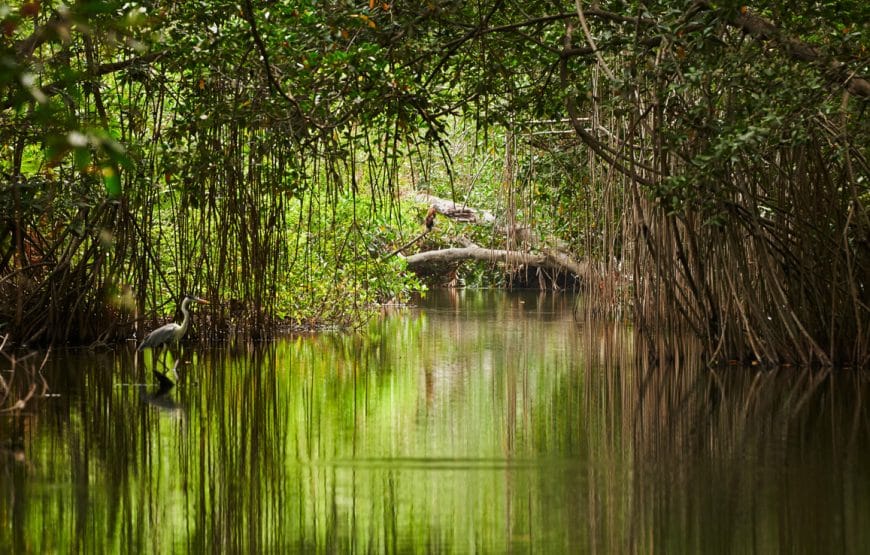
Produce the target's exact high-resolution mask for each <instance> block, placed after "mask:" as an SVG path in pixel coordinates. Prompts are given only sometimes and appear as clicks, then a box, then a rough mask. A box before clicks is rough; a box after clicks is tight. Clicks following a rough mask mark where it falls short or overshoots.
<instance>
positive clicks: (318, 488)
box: [0, 291, 870, 553]
mask: <svg viewBox="0 0 870 555" xmlns="http://www.w3.org/2000/svg"><path fill="white" fill-rule="evenodd" d="M573 303H574V298H573V297H571V296H566V295H552V294H541V295H539V294H536V293H531V294H519V293H518V294H513V293H502V292H473V291H452V292H434V293H431V294H430V295H429V297H428V298H427V299H426V300H424V301H422V302H421V306H420V307H419V308H414V309H406V310H398V311H396V312H394V313H391V314H389V315H387V316H386V317H385V318H384V319H382V320H380V321H376V322H372V323H371V324H370V325H369V326H368V327H367V328H366V329H364V330H361V331H360V332H359V333H357V334H320V335H315V336H304V337H297V338H292V339H285V340H280V341H275V342H270V343H266V344H256V345H245V344H240V345H234V346H226V347H223V348H211V349H201V348H195V347H187V349H186V351H185V352H184V353H183V354H182V355H181V358H182V364H181V365H180V366H179V368H180V372H181V375H180V381H179V385H178V386H177V387H175V388H174V389H172V390H171V391H169V392H168V393H165V394H157V387H156V384H155V383H154V379H153V378H152V376H151V372H150V367H151V363H152V361H151V357H150V355H146V356H145V357H143V356H142V355H141V354H140V355H139V358H138V360H137V357H136V356H135V354H134V352H133V349H132V347H131V348H121V349H117V350H113V351H103V352H91V353H88V352H75V353H63V352H54V353H52V354H51V356H50V358H49V360H48V362H47V364H46V366H45V368H44V369H43V371H42V374H43V376H44V377H45V380H46V382H47V383H48V384H49V385H50V387H51V390H50V395H49V396H45V397H39V396H34V397H32V398H31V399H30V401H29V402H28V404H27V408H26V409H25V410H24V411H21V412H14V411H13V412H5V413H0V552H4V553H9V552H15V553H51V552H71V551H72V552H98V553H105V552H127V553H172V552H207V553H229V552H237V553H260V552H278V553H286V552H340V553H352V552H356V553H369V552H374V553H384V552H388V553H393V552H403V553H404V552H412V553H419V552H481V553H501V552H509V551H512V552H520V553H525V552H543V553H559V552H561V553H582V552H605V553H627V552H664V553H678V552H682V553H686V552H690V553H715V552H731V553H751V552H762V553H770V552H820V553H859V552H867V549H870V527H868V526H867V523H868V522H870V411H868V404H867V403H865V400H868V401H870V379H868V377H867V375H864V374H858V373H855V372H850V371H838V372H823V371H799V370H796V369H782V370H778V371H758V370H755V369H744V368H738V367H730V368H727V369H723V370H720V371H717V372H711V371H709V370H705V369H703V368H700V367H693V366H686V365H680V366H675V365H670V366H667V367H662V368H658V369H649V368H639V367H638V366H637V365H636V362H635V360H636V357H635V344H634V341H633V339H632V333H631V330H630V328H629V327H626V326H625V325H624V324H605V323H588V322H585V323H577V322H575V321H574V318H573V314H572V306H573ZM37 360H40V359H38V357H37ZM40 361H41V360H40ZM3 364H6V365H7V366H6V367H3V368H4V370H3V371H4V372H7V370H6V368H8V361H3ZM19 371H20V368H19ZM7 374H8V372H7ZM40 383H41V382H40ZM40 391H41V385H40Z"/></svg>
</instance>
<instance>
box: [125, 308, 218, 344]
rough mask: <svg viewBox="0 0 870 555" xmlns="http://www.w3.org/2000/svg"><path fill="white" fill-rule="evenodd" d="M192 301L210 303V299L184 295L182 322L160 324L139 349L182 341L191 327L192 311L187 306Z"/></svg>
mask: <svg viewBox="0 0 870 555" xmlns="http://www.w3.org/2000/svg"><path fill="white" fill-rule="evenodd" d="M191 302H196V303H201V304H208V301H206V300H205V299H200V298H199V297H191V296H187V297H184V300H183V301H181V312H182V314H184V319H182V320H181V324H176V323H175V322H172V323H170V324H166V325H164V326H160V327H159V328H157V329H156V330H154V331H152V332H151V333H149V334H148V335H146V336H145V341H143V342H142V344H141V345H139V349H138V350H140V351H141V350H143V349H148V348H156V347H163V346H164V345H168V344H170V343H178V342H179V341H181V338H182V337H184V334H186V333H187V328H189V327H190V312H188V310H187V307H188V305H189V304H190V303H191Z"/></svg>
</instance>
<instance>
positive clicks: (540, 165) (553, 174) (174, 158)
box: [0, 0, 870, 365]
mask: <svg viewBox="0 0 870 555" xmlns="http://www.w3.org/2000/svg"><path fill="white" fill-rule="evenodd" d="M0 19H2V26H3V33H4V39H3V40H4V42H3V47H2V48H3V50H2V54H0V59H2V65H0V68H2V70H0V86H2V90H3V93H4V94H3V97H4V98H5V99H6V100H4V101H3V102H4V104H3V106H2V108H3V114H4V118H3V123H2V128H0V136H2V138H3V141H2V143H3V145H4V151H3V152H2V156H0V160H2V161H0V165H2V167H0V169H2V171H3V172H4V175H5V179H4V181H5V184H4V187H3V189H2V192H0V194H2V202H3V207H4V208H3V209H4V212H3V214H4V217H3V222H2V238H0V241H2V242H0V251H2V252H0V256H2V258H0V262H2V265H0V274H2V276H3V277H2V279H3V282H2V284H0V287H2V290H0V304H2V307H0V308H2V321H3V322H7V326H8V325H9V324H11V326H12V327H13V329H15V330H16V332H17V335H19V336H20V337H21V338H29V339H38V340H43V341H45V340H53V341H59V340H66V339H70V338H72V339H75V340H78V341H92V340H94V339H96V338H106V339H108V338H112V337H117V336H118V335H119V334H120V335H123V334H124V333H127V331H126V330H127V326H128V325H129V324H130V323H131V322H132V321H133V320H134V318H133V315H132V314H128V313H125V312H124V311H125V310H131V309H132V308H131V307H143V308H145V309H146V312H147V313H149V314H150V313H152V312H153V310H154V309H155V308H158V307H160V306H162V304H163V303H164V302H166V301H167V300H168V299H169V298H171V297H172V296H173V295H175V294H177V293H178V292H179V291H182V290H188V289H203V290H204V291H203V292H204V293H205V294H208V295H210V296H213V297H216V298H220V299H225V300H228V299H235V300H236V301H237V302H236V305H237V306H238V307H241V309H242V312H243V313H244V314H247V315H248V317H247V318H245V322H247V323H250V324H251V325H250V326H249V327H250V328H251V329H255V330H262V329H264V326H266V325H267V324H269V323H272V322H274V321H275V319H276V318H280V317H282V316H285V317H288V318H291V319H292V320H293V321H294V322H314V321H320V320H329V321H339V322H341V321H344V322H348V321H351V320H352V319H353V316H352V315H353V314H356V311H355V309H356V308H357V307H359V306H370V304H371V302H372V301H376V300H379V299H384V298H388V297H391V296H392V295H393V294H395V293H397V292H401V291H407V290H409V289H412V288H414V287H415V284H414V281H413V280H412V279H410V278H405V277H403V276H404V275H406V274H405V273H404V272H403V271H402V268H401V266H402V264H401V261H400V260H399V259H397V258H395V257H393V258H386V259H384V258H379V257H378V256H377V254H378V253H379V252H384V251H389V250H390V248H391V247H394V246H395V245H396V244H397V243H401V238H404V237H407V236H408V235H410V234H412V233H413V232H414V230H415V229H417V226H418V224H417V223H416V222H414V221H412V220H414V217H413V215H412V214H413V209H409V208H401V202H400V191H401V190H402V189H404V188H407V187H408V186H410V185H412V184H413V185H415V186H423V187H430V186H434V187H436V188H437V187H441V190H442V191H444V192H446V191H448V190H449V192H450V194H451V195H454V196H456V197H457V198H462V199H463V200H465V198H464V197H465V195H469V194H472V193H473V194H482V193H488V194H486V195H484V196H485V197H486V198H485V199H483V200H484V202H489V203H490V205H492V206H496V205H497V206H499V207H500V208H501V209H502V217H503V218H504V220H505V221H506V222H508V223H509V224H517V223H526V224H531V225H535V226H537V227H539V228H540V229H542V230H545V231H546V233H547V234H548V235H550V236H553V237H554V238H555V239H558V240H560V241H561V242H563V244H564V246H567V247H568V248H570V249H571V250H572V251H573V252H574V253H576V254H578V255H582V256H585V257H587V258H588V259H589V260H590V261H591V262H594V264H592V266H591V267H592V268H593V270H592V274H591V275H590V276H587V281H586V283H587V285H589V286H590V287H589V288H588V293H589V298H590V299H591V301H592V302H591V303H590V306H593V307H594V309H595V310H596V311H603V312H607V313H614V312H617V311H619V310H623V309H625V308H632V309H633V314H634V316H635V318H636V322H637V324H638V328H639V329H640V330H642V331H643V332H645V334H646V335H647V336H648V337H650V338H652V339H653V341H652V342H651V349H650V353H651V354H652V355H653V356H655V357H661V356H674V355H675V353H676V352H677V351H678V350H679V348H680V344H681V342H682V341H683V340H684V338H692V340H700V341H701V342H702V344H703V345H704V346H705V351H706V354H707V357H708V360H710V361H715V360H725V359H732V358H737V359H745V360H752V361H760V362H792V363H794V362H797V363H818V362H820V363H824V364H841V363H854V364H860V365H862V364H865V363H866V362H867V360H868V359H867V357H868V355H870V331H868V330H870V318H868V314H870V309H868V306H870V299H868V293H867V289H866V283H865V281H866V275H867V271H868V264H870V249H868V233H870V223H868V215H867V213H866V208H865V205H866V202H867V199H868V179H870V167H868V163H867V148H868V144H870V141H868V131H870V130H868V123H867V122H868V118H867V117H866V109H867V102H868V98H870V83H868V81H867V80H866V76H867V75H868V72H870V66H868V55H867V47H868V38H867V33H868V28H867V22H868V21H870V13H868V7H867V6H866V3H865V2H860V1H845V0H844V1H828V2H806V3H803V4H800V5H793V3H785V2H775V1H771V2H763V3H759V4H755V5H749V6H745V5H742V4H740V3H737V2H731V1H723V2H706V1H686V2H677V3H675V2H664V1H660V2H656V1H654V2H630V1H619V0H611V1H605V2H597V3H594V4H589V5H586V3H583V2H580V1H577V2H551V1H547V2H539V3H532V4H529V3H520V2H514V1H504V0H489V1H482V2H474V3H465V2H453V1H449V0H443V1H433V2H427V3H417V2H403V1H400V2H380V1H375V0H372V1H369V2H343V1H334V2H327V3H322V2H317V3H315V2H281V1H276V2H268V3H254V2H251V1H250V0H244V1H243V2H241V3H235V2H222V1H208V2H206V1H198V2H155V3H151V2H138V3H137V2H111V1H110V2H84V1H81V2H77V3H74V4H73V5H72V6H70V7H65V6H63V5H61V4H60V3H56V2H41V3H40V2H26V3H23V4H19V5H13V6H5V7H4V8H3V9H2V11H0ZM468 121H472V122H474V124H475V131H474V143H475V146H474V147H473V149H474V152H476V153H478V160H479V158H480V156H481V154H480V153H484V154H483V156H484V157H485V156H488V154H486V153H487V152H489V151H488V150H487V149H488V148H489V146H488V145H490V144H491V141H493V140H494V138H498V139H499V140H500V141H501V142H502V143H503V145H504V146H503V149H504V150H503V152H504V153H505V154H504V160H503V162H504V164H503V168H504V171H503V172H501V174H500V175H499V174H498V172H494V171H492V170H491V167H490V168H489V169H487V171H486V172H485V173H486V176H487V178H486V181H487V183H488V184H487V186H485V187H479V186H477V185H475V186H474V187H473V188H468V189H465V188H462V187H460V188H457V187H456V184H457V182H458V181H460V180H459V179H457V176H456V174H455V173H453V172H451V171H450V169H451V168H450V163H449V156H450V154H451V150H450V140H451V139H455V137H456V129H457V128H460V129H465V127H464V126H463V125H459V126H458V127H457V126H455V125H453V124H454V123H456V122H468ZM566 131H568V132H569V133H566ZM478 141H480V143H478ZM478 144H480V145H481V146H479V147H478V146H477V145H478ZM511 145H515V146H511ZM433 151H434V152H437V153H440V154H441V156H442V157H443V158H445V159H446V160H447V163H446V166H447V168H448V169H447V171H446V173H445V178H444V180H443V181H442V182H440V183H438V184H434V185H433V184H430V183H425V180H421V179H419V178H420V176H422V175H424V174H425V173H426V172H424V171H422V169H421V168H425V166H426V162H425V159H426V158H427V157H429V155H430V153H431V152H433ZM471 166H472V167H480V168H483V165H482V164H480V163H479V164H472V165H471ZM453 169H455V168H453ZM421 172H422V173H421ZM472 181H474V180H472ZM409 216H410V217H409ZM516 227H517V226H516V225H507V226H503V229H505V230H506V233H507V234H508V235H509V234H510V233H512V232H513V231H512V230H514V229H516ZM507 242H508V244H510V243H511V239H510V237H508V239H507ZM372 253H375V256H374V257H373V256H372ZM327 284H328V285H327ZM112 299H114V300H115V301H116V303H115V304H114V305H113V304H112V303H111V302H108V303H107V301H110V300H112ZM348 299H355V301H349V300H348ZM336 300H342V301H343V302H342V303H340V304H336V303H335V302H334V301H336ZM356 301H359V302H356ZM230 304H232V303H224V304H223V305H221V306H220V308H218V309H216V310H215V311H214V312H213V313H212V314H211V317H212V324H213V325H212V326H211V329H227V328H228V327H230V324H232V322H230V319H231V316H232V315H233V311H232V310H230ZM112 307H114V308H112ZM125 307H127V308H125ZM313 307H330V310H327V311H324V310H323V309H322V308H317V309H315V308H313ZM107 310H108V311H109V312H110V313H111V314H109V316H110V317H108V318H104V317H103V316H104V315H105V314H106V311H107ZM116 324H118V325H120V327H117V328H116V327H114V326H115V325H116Z"/></svg>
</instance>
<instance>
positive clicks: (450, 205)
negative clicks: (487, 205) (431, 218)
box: [414, 193, 495, 224]
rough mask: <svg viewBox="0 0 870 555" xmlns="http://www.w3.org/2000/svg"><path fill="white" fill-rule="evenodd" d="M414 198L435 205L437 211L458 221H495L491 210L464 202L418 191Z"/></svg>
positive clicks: (487, 222) (485, 222)
mask: <svg viewBox="0 0 870 555" xmlns="http://www.w3.org/2000/svg"><path fill="white" fill-rule="evenodd" d="M414 198H415V199H416V200H417V201H418V202H422V203H425V204H428V205H429V206H433V207H434V208H435V211H436V212H438V213H439V214H441V215H443V216H446V217H448V218H450V219H451V220H456V221H457V222H467V223H472V224H481V223H484V224H491V223H494V222H495V216H494V215H493V214H492V212H490V211H489V210H481V209H478V208H472V207H470V206H466V205H464V204H457V203H455V202H453V201H452V200H447V199H443V198H440V197H436V196H432V195H427V194H426V193H416V194H415V195H414Z"/></svg>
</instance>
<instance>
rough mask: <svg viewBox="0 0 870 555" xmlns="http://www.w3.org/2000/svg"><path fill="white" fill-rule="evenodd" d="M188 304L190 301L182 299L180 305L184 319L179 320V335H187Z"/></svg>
mask: <svg viewBox="0 0 870 555" xmlns="http://www.w3.org/2000/svg"><path fill="white" fill-rule="evenodd" d="M188 304H190V299H184V302H182V303H181V313H182V314H184V319H183V320H181V333H182V335H183V334H185V333H187V327H188V326H190V312H188V311H187V305H188Z"/></svg>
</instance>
